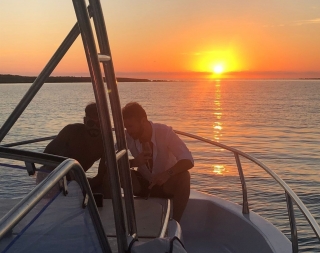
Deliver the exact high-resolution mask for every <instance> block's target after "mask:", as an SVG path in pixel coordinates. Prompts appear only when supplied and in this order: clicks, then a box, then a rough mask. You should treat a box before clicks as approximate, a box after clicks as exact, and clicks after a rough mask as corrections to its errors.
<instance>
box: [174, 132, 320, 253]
mask: <svg viewBox="0 0 320 253" xmlns="http://www.w3.org/2000/svg"><path fill="white" fill-rule="evenodd" d="M175 132H176V133H177V134H179V135H182V136H186V137H189V138H192V139H196V140H199V141H202V142H205V143H208V144H211V145H214V146H217V147H220V148H222V149H225V150H228V151H230V152H232V153H233V155H234V157H235V161H236V164H237V168H238V172H239V177H240V181H241V186H242V196H243V203H242V212H243V213H244V214H248V213H249V204H248V196H247V187H246V181H245V177H244V173H243V169H242V166H241V161H240V156H241V157H244V158H246V159H248V160H250V161H251V162H253V163H255V164H256V165H258V166H259V167H260V168H262V169H263V170H264V171H265V172H267V173H268V174H269V175H270V176H271V177H272V178H273V179H274V180H275V181H276V182H277V183H278V184H279V185H280V186H281V187H282V188H283V190H284V192H285V196H286V202H287V210H288V216H289V222H290V229H291V242H292V251H293V253H297V252H298V233H297V226H296V221H295V214H294V209H293V202H294V203H295V204H296V205H297V207H298V208H299V209H300V211H301V213H302V214H303V215H304V217H305V218H306V220H307V221H308V223H309V224H310V226H311V228H312V229H313V231H314V233H315V235H316V236H317V237H318V239H319V240H320V227H319V224H318V223H317V221H316V220H315V218H314V217H313V216H312V214H311V213H310V212H309V210H308V208H307V207H306V206H305V205H304V204H303V202H302V201H301V200H300V198H299V197H298V196H297V195H296V194H295V193H294V191H293V190H292V189H291V188H290V187H289V186H288V185H287V184H286V183H285V182H284V181H283V180H282V179H281V178H280V177H279V176H278V175H277V174H276V173H275V172H273V171H272V170H271V169H270V168H268V167H267V166H266V165H265V164H263V163H262V162H260V161H259V160H258V159H256V158H254V157H253V156H251V155H249V154H246V153H244V152H241V151H240V150H237V149H235V148H232V147H229V146H227V145H224V144H221V143H219V142H216V141H212V140H209V139H206V138H203V137H200V136H197V135H194V134H189V133H185V132H181V131H175Z"/></svg>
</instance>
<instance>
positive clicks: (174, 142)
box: [149, 129, 194, 189]
mask: <svg viewBox="0 0 320 253" xmlns="http://www.w3.org/2000/svg"><path fill="white" fill-rule="evenodd" d="M166 142H167V147H168V149H169V150H170V151H171V152H172V154H173V155H174V156H175V157H176V158H177V160H178V161H177V163H176V164H175V165H173V166H172V167H171V168H169V169H168V170H166V171H164V172H162V173H159V174H156V175H153V178H152V182H151V184H150V186H149V189H151V188H152V187H153V186H154V185H163V184H164V183H165V182H167V181H168V180H169V178H170V177H172V176H174V175H177V174H179V173H182V172H184V171H187V170H189V169H191V168H192V167H193V166H194V165H193V158H192V155H191V153H190V151H189V149H188V148H187V146H186V144H185V143H184V142H183V141H182V140H181V139H180V138H179V136H178V135H177V134H176V133H175V132H173V130H172V129H170V130H169V131H168V134H167V136H166Z"/></svg>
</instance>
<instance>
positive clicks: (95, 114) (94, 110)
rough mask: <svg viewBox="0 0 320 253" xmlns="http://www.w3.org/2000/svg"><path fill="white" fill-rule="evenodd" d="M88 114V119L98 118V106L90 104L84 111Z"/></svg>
mask: <svg viewBox="0 0 320 253" xmlns="http://www.w3.org/2000/svg"><path fill="white" fill-rule="evenodd" d="M84 111H85V112H86V116H88V117H90V116H91V117H98V110H97V104H96V103H93V102H92V103H89V104H88V105H87V106H86V108H85V109H84Z"/></svg>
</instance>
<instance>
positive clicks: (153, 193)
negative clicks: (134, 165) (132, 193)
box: [130, 170, 172, 198]
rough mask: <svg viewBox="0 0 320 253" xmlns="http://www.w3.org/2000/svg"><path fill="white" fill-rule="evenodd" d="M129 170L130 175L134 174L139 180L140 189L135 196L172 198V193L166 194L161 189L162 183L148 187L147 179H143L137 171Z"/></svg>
mask: <svg viewBox="0 0 320 253" xmlns="http://www.w3.org/2000/svg"><path fill="white" fill-rule="evenodd" d="M130 171H131V177H132V176H133V174H134V175H135V176H136V178H137V179H138V181H139V184H140V187H141V191H140V192H138V193H136V196H139V197H148V196H150V197H156V198H172V195H170V194H167V193H165V192H164V191H163V185H155V186H153V187H152V189H149V185H150V183H149V181H148V180H147V179H145V178H144V177H143V176H142V175H141V174H140V173H139V172H138V171H136V170H130Z"/></svg>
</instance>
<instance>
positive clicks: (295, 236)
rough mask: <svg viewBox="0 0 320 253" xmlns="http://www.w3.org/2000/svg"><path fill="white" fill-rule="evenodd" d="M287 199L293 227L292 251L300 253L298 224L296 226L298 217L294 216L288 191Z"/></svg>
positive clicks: (291, 226)
mask: <svg viewBox="0 0 320 253" xmlns="http://www.w3.org/2000/svg"><path fill="white" fill-rule="evenodd" d="M286 199H287V209H288V215H289V222H290V228H291V243H292V252H293V253H298V252H299V246H298V232H297V226H296V219H295V216H294V209H293V205H292V200H291V197H290V195H289V194H288V193H287V192H286Z"/></svg>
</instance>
